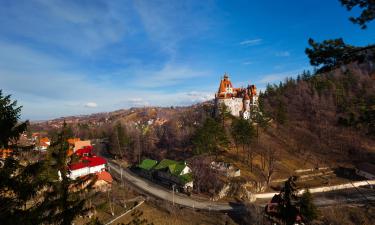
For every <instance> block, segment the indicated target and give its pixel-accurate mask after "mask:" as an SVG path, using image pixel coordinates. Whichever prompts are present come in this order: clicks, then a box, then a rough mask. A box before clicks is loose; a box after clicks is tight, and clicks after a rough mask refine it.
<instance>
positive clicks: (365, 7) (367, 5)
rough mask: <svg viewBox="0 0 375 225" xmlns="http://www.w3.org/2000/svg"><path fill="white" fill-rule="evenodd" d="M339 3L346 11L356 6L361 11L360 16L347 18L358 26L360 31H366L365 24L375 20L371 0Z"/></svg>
mask: <svg viewBox="0 0 375 225" xmlns="http://www.w3.org/2000/svg"><path fill="white" fill-rule="evenodd" d="M340 2H341V4H342V5H343V6H345V7H346V9H347V10H348V11H351V10H352V9H353V8H355V7H356V6H358V7H359V8H360V9H361V10H362V12H361V15H360V16H358V17H350V18H349V20H350V21H351V22H352V23H354V24H358V25H359V26H361V28H362V29H366V28H367V25H366V24H367V23H369V22H370V21H372V20H373V19H375V2H374V1H373V0H340Z"/></svg>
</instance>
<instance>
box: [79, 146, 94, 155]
mask: <svg viewBox="0 0 375 225" xmlns="http://www.w3.org/2000/svg"><path fill="white" fill-rule="evenodd" d="M92 149H93V147H92V146H85V147H83V148H81V149H78V150H77V151H76V152H75V153H76V154H77V155H83V154H85V153H91V152H92Z"/></svg>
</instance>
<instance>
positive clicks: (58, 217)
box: [39, 125, 94, 224]
mask: <svg viewBox="0 0 375 225" xmlns="http://www.w3.org/2000/svg"><path fill="white" fill-rule="evenodd" d="M68 133H69V132H68V129H67V127H66V125H64V127H63V129H62V131H61V132H59V134H58V136H57V138H56V139H55V140H53V142H52V144H51V146H50V148H49V149H48V159H47V160H46V161H45V164H46V172H47V177H49V179H48V182H47V183H46V186H47V187H48V188H47V190H46V191H45V192H44V193H43V199H44V200H43V202H42V203H41V204H40V205H39V208H40V209H41V210H43V211H44V213H43V214H45V215H46V217H45V218H44V219H45V220H46V221H47V222H48V223H51V224H71V223H72V222H73V220H74V219H75V218H76V217H77V216H78V215H82V214H84V213H85V212H87V211H88V210H89V209H88V208H86V207H85V199H84V198H82V195H83V193H85V191H86V190H87V189H90V188H91V186H92V185H93V182H94V179H90V177H87V178H85V179H84V178H82V179H81V178H78V179H76V180H71V179H70V178H69V177H68V173H69V171H68V168H67V165H68V162H69V160H70V159H69V157H67V154H66V153H67V150H68V147H69V144H68V142H67V140H68V138H70V136H68ZM56 175H58V176H57V177H56ZM57 179H58V181H57ZM85 183H88V184H87V186H86V187H85V188H82V187H83V186H84V184H85Z"/></svg>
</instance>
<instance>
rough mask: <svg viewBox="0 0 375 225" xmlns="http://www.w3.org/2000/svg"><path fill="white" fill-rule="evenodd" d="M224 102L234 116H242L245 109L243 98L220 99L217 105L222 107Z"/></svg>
mask: <svg viewBox="0 0 375 225" xmlns="http://www.w3.org/2000/svg"><path fill="white" fill-rule="evenodd" d="M223 103H224V104H225V105H226V106H227V107H228V110H229V111H230V113H231V114H232V115H233V116H237V117H238V116H240V112H241V111H242V109H243V103H242V98H227V99H218V101H217V107H220V105H222V104H223Z"/></svg>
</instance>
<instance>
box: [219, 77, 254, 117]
mask: <svg viewBox="0 0 375 225" xmlns="http://www.w3.org/2000/svg"><path fill="white" fill-rule="evenodd" d="M222 105H225V106H226V107H227V109H228V111H229V112H230V113H231V114H232V115H233V116H236V117H242V118H244V119H246V120H247V119H250V114H251V112H252V111H253V110H254V109H257V107H258V94H257V89H256V86H255V85H248V86H247V87H246V88H235V87H234V86H233V85H232V82H231V81H230V79H229V76H228V74H226V73H225V74H224V78H223V79H221V81H220V85H219V90H218V92H217V93H216V94H215V110H216V114H219V113H220V108H221V106H222Z"/></svg>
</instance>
